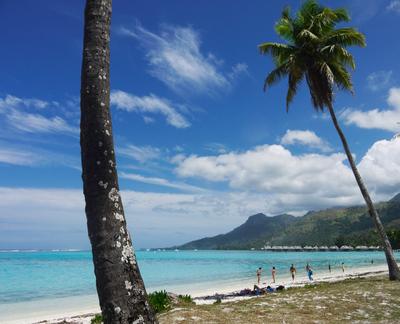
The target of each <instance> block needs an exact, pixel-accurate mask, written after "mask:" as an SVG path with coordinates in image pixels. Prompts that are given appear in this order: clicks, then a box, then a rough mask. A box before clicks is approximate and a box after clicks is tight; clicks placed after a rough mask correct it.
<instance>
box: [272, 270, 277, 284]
mask: <svg viewBox="0 0 400 324" xmlns="http://www.w3.org/2000/svg"><path fill="white" fill-rule="evenodd" d="M275 274H276V269H275V267H272V282H273V283H275Z"/></svg>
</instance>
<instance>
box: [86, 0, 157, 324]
mask: <svg viewBox="0 0 400 324" xmlns="http://www.w3.org/2000/svg"><path fill="white" fill-rule="evenodd" d="M110 23H111V0H87V3H86V9H85V27H84V41H83V61H82V75H81V157H82V180H83V191H84V195H85V200H86V209H85V210H86V217H87V227H88V233H89V238H90V242H91V244H92V253H93V263H94V271H95V275H96V286H97V293H98V296H99V302H100V307H101V311H102V314H103V319H104V323H106V324H116V323H121V324H128V323H156V322H157V320H156V318H155V315H154V312H153V311H152V309H151V308H150V306H149V303H148V301H147V295H146V290H145V287H144V284H143V280H142V277H141V275H140V271H139V268H138V264H137V262H136V257H135V253H134V251H133V249H132V242H131V238H130V236H129V233H128V230H127V226H126V221H125V216H124V210H123V207H122V201H121V197H120V194H119V186H118V176H117V169H116V166H115V153H114V143H113V134H112V126H111V116H110V109H109V108H110Z"/></svg>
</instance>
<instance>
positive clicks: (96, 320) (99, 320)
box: [90, 314, 103, 324]
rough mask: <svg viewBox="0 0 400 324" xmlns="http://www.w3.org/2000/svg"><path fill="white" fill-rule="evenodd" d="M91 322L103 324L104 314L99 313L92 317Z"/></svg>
mask: <svg viewBox="0 0 400 324" xmlns="http://www.w3.org/2000/svg"><path fill="white" fill-rule="evenodd" d="M90 324H103V316H101V315H100V314H97V315H96V316H95V317H93V318H92V320H91V321H90Z"/></svg>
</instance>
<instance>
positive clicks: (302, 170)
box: [0, 138, 400, 248]
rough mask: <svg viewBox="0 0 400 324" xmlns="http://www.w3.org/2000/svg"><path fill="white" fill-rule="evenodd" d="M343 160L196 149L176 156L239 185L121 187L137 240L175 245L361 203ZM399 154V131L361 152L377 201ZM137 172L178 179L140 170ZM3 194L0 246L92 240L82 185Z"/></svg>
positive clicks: (185, 165)
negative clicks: (250, 223) (221, 188)
mask: <svg viewBox="0 0 400 324" xmlns="http://www.w3.org/2000/svg"><path fill="white" fill-rule="evenodd" d="M344 160H345V157H344V156H343V155H342V154H331V155H321V154H305V155H299V156H295V155H293V154H292V153H291V152H290V151H288V150H287V149H285V148H284V147H282V146H280V145H271V146H268V145H265V146H259V147H256V148H254V149H252V150H249V151H247V152H242V153H240V152H232V153H229V154H222V155H218V156H213V157H210V156H206V157H195V156H192V157H186V158H183V159H178V160H177V161H180V162H177V163H179V165H178V171H182V172H183V171H185V172H186V176H193V177H202V178H206V179H208V180H210V181H227V182H228V183H229V184H230V185H231V187H232V188H235V189H236V190H238V191H233V192H215V191H212V192H211V191H205V192H192V193H175V194H172V193H156V192H136V191H129V190H128V191H122V193H121V194H122V198H123V203H124V207H125V212H126V217H127V221H128V225H129V226H131V229H132V234H133V239H134V242H135V244H136V246H137V247H160V246H168V245H174V244H179V243H184V242H186V241H189V240H192V239H195V238H200V237H204V236H210V235H215V234H219V233H223V232H226V231H228V230H231V229H232V228H233V227H234V226H236V225H239V224H241V223H242V222H244V221H245V220H246V219H247V217H248V216H250V215H252V214H255V213H258V212H264V213H266V214H270V215H275V214H280V213H284V212H289V213H295V214H301V213H303V212H305V211H307V210H318V209H321V208H326V207H330V206H349V205H356V204H362V203H363V200H362V197H361V194H360V193H359V190H358V188H357V186H356V184H355V180H354V179H353V175H352V173H351V171H350V169H349V168H348V167H347V166H346V165H345V164H344ZM399 161H400V138H393V139H392V140H382V141H378V142H376V143H374V145H372V146H371V148H370V149H369V151H368V152H367V153H366V154H365V156H364V157H363V158H362V160H361V162H360V163H359V165H358V166H359V169H360V172H361V174H362V176H363V177H364V179H365V181H366V183H367V185H368V187H369V189H370V191H371V193H372V196H373V197H374V199H375V201H377V200H386V199H389V198H391V197H392V196H393V195H394V194H396V193H398V190H399V189H398V188H399V187H400V174H399V172H398V170H399V163H400V162H399ZM123 176H125V175H123ZM134 180H135V181H143V182H146V181H147V182H148V183H150V182H152V183H153V184H158V185H165V184H167V186H168V184H171V183H173V182H169V181H167V180H165V179H160V178H147V177H143V176H139V177H138V176H137V175H136V176H134ZM176 183H177V182H175V184H176ZM186 189H189V188H186ZM188 191H189V190H188ZM0 197H1V199H0V223H1V224H2V226H1V227H0V248H6V247H8V248H11V247H19V248H22V247H30V248H34V247H36V248H41V247H42V248H49V247H55V248H57V247H78V248H80V247H81V248H82V247H83V248H87V246H88V240H87V233H86V219H85V216H84V199H83V194H82V190H81V189H71V190H68V189H50V188H48V189H28V188H6V187H2V188H1V187H0ZM24 244H25V245H24Z"/></svg>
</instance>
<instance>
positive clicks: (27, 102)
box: [0, 95, 49, 109]
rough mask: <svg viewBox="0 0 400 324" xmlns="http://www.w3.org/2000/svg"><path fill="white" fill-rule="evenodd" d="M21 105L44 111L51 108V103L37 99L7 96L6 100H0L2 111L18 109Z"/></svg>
mask: <svg viewBox="0 0 400 324" xmlns="http://www.w3.org/2000/svg"><path fill="white" fill-rule="evenodd" d="M20 105H23V106H26V107H34V108H37V109H43V108H46V107H48V106H49V102H48V101H44V100H41V99H36V98H19V97H15V96H12V95H6V97H5V98H4V99H2V98H0V109H2V108H7V107H18V106H20Z"/></svg>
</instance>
